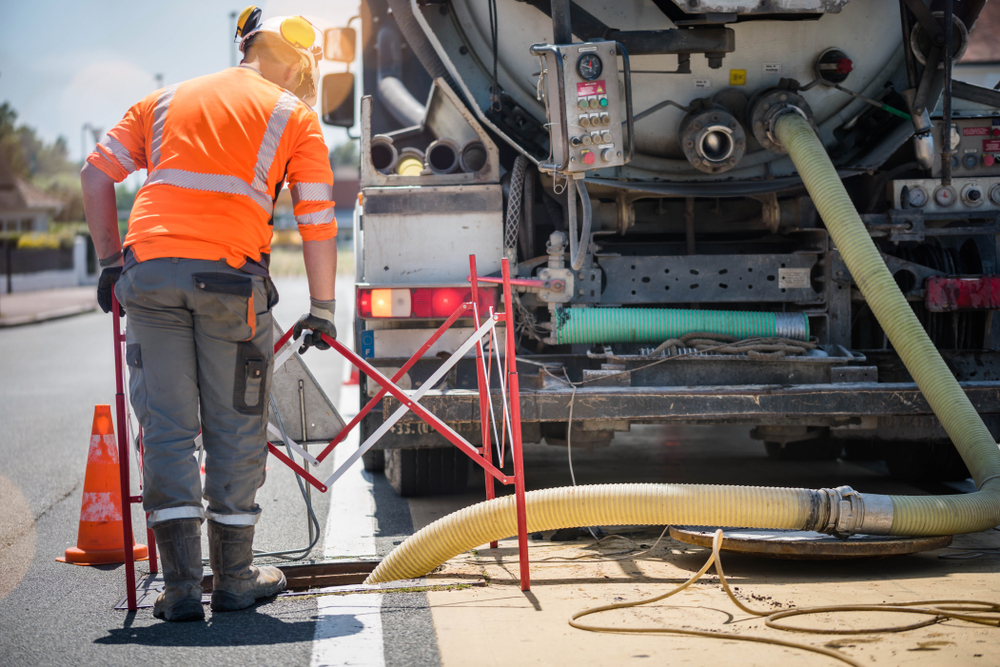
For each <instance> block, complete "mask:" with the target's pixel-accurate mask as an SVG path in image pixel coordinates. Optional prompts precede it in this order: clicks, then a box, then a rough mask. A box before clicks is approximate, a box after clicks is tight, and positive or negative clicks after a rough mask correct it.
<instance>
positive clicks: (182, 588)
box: [153, 519, 205, 621]
mask: <svg viewBox="0 0 1000 667" xmlns="http://www.w3.org/2000/svg"><path fill="white" fill-rule="evenodd" d="M153 534H154V535H155V536H156V546H157V548H158V549H159V550H160V568H161V570H162V571H163V581H164V582H165V583H166V585H165V586H164V587H163V592H162V593H160V596H159V597H158V598H156V603H155V604H154V605H153V616H155V617H156V618H162V619H163V620H165V621H203V620H205V609H204V607H202V606H201V579H202V575H203V574H204V573H203V570H202V566H201V520H200V519H174V520H172V521H165V522H163V523H161V524H159V525H158V526H156V527H155V528H153Z"/></svg>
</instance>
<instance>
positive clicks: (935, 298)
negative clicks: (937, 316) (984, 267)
mask: <svg viewBox="0 0 1000 667" xmlns="http://www.w3.org/2000/svg"><path fill="white" fill-rule="evenodd" d="M925 287H926V288H927V296H926V303H927V310H930V311H932V312H936V313H940V312H948V311H953V310H1000V276H981V277H979V278H944V277H940V276H936V277H933V278H928V279H927V282H926V285H925Z"/></svg>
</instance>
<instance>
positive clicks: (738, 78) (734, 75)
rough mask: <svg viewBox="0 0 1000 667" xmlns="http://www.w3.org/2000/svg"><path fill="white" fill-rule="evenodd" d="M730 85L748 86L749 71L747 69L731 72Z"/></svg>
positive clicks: (732, 70)
mask: <svg viewBox="0 0 1000 667" xmlns="http://www.w3.org/2000/svg"><path fill="white" fill-rule="evenodd" d="M729 85H730V86H745V85H747V71H746V70H745V69H731V70H729Z"/></svg>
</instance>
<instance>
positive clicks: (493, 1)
mask: <svg viewBox="0 0 1000 667" xmlns="http://www.w3.org/2000/svg"><path fill="white" fill-rule="evenodd" d="M487 6H488V8H489V12H490V38H491V39H492V41H493V85H492V88H490V109H492V110H493V111H500V108H501V106H500V84H499V83H498V82H497V27H498V25H497V24H498V23H499V19H498V17H497V0H489V1H488V3H487Z"/></svg>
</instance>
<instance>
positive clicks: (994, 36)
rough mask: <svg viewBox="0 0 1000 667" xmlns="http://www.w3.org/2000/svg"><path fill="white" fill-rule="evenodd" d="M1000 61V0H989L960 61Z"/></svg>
mask: <svg viewBox="0 0 1000 667" xmlns="http://www.w3.org/2000/svg"><path fill="white" fill-rule="evenodd" d="M959 62H960V63H962V64H963V65H964V64H971V63H1000V0H988V1H987V3H986V6H985V7H983V11H982V13H980V14H979V18H978V19H976V24H975V25H974V26H973V27H972V31H971V32H970V33H969V48H968V49H966V51H965V55H964V56H962V59H961V60H960V61H959Z"/></svg>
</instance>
